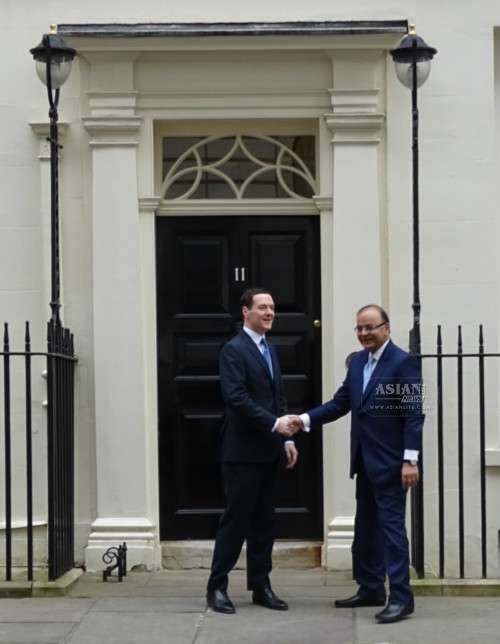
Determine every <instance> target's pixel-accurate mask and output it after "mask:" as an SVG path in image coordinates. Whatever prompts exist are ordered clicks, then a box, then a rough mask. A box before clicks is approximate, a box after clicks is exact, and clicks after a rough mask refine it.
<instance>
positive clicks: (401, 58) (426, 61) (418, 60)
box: [391, 25, 437, 353]
mask: <svg viewBox="0 0 500 644" xmlns="http://www.w3.org/2000/svg"><path fill="white" fill-rule="evenodd" d="M436 53H437V49H434V47H429V45H427V44H426V43H425V42H424V40H423V39H422V38H420V36H417V34H416V33H415V25H410V27H409V33H408V35H406V36H404V38H403V39H402V40H401V42H400V43H399V45H398V46H397V47H396V49H393V50H392V51H391V56H392V58H393V60H394V64H395V67H396V76H397V77H398V78H399V80H400V81H401V83H402V84H403V85H404V86H405V87H408V89H411V105H412V153H413V155H412V156H413V304H412V308H413V328H412V329H411V331H410V351H411V352H412V353H420V349H421V339H420V234H419V212H418V206H419V201H418V104H417V88H418V87H420V86H421V85H423V84H424V83H425V81H426V80H427V78H428V77H429V73H430V71H431V60H432V58H433V57H434V55H435V54H436Z"/></svg>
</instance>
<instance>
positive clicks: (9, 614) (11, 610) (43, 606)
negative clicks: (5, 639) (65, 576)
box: [0, 598, 94, 644]
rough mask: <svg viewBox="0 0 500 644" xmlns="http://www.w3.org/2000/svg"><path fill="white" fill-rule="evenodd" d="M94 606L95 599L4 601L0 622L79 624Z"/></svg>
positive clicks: (0, 606)
mask: <svg viewBox="0 0 500 644" xmlns="http://www.w3.org/2000/svg"><path fill="white" fill-rule="evenodd" d="M93 604H94V600H93V599H90V600H89V599H66V598H64V599H61V598H54V599H51V598H46V599H38V598H36V599H32V598H25V599H17V600H16V599H4V600H2V601H1V602H0V622H79V621H80V620H81V619H82V617H83V616H84V615H85V613H86V612H87V611H88V610H89V609H90V608H91V607H92V605H93ZM0 642H2V640H1V639H0ZM2 644H3V643H2Z"/></svg>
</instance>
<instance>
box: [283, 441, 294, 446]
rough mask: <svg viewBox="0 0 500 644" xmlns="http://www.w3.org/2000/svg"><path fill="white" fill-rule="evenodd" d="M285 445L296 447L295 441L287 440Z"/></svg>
mask: <svg viewBox="0 0 500 644" xmlns="http://www.w3.org/2000/svg"><path fill="white" fill-rule="evenodd" d="M285 445H295V441H292V440H287V441H285Z"/></svg>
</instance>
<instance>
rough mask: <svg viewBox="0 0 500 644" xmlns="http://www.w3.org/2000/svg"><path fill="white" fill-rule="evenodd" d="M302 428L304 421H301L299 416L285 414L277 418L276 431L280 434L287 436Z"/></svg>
mask: <svg viewBox="0 0 500 644" xmlns="http://www.w3.org/2000/svg"><path fill="white" fill-rule="evenodd" d="M302 429H304V423H303V422H302V420H301V418H300V416H294V415H293V414H288V415H286V416H281V418H278V426H277V427H276V431H277V432H279V433H280V434H281V435H282V436H286V437H288V438H289V437H290V436H293V435H294V434H296V433H297V432H299V431H300V430H302Z"/></svg>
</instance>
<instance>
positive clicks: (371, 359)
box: [363, 353, 377, 393]
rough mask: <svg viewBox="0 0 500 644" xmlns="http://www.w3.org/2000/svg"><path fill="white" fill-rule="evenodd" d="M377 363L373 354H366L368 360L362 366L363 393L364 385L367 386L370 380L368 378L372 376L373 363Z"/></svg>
mask: <svg viewBox="0 0 500 644" xmlns="http://www.w3.org/2000/svg"><path fill="white" fill-rule="evenodd" d="M376 364H377V361H376V360H375V358H374V357H373V355H372V354H371V353H370V354H368V360H367V362H366V364H365V366H364V368H363V393H364V392H365V389H366V387H367V386H368V383H369V382H370V378H371V377H372V373H373V370H374V369H375V365H376Z"/></svg>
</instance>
